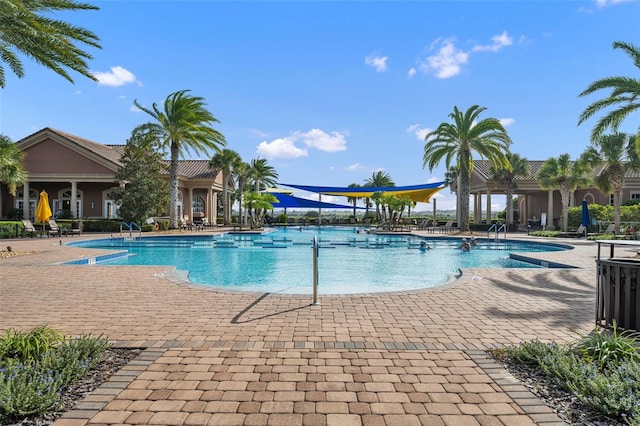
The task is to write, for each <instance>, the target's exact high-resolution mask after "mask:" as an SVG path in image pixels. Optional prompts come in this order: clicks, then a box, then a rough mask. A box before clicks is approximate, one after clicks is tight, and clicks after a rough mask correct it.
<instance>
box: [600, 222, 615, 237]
mask: <svg viewBox="0 0 640 426" xmlns="http://www.w3.org/2000/svg"><path fill="white" fill-rule="evenodd" d="M603 234H613V235H615V234H616V225H615V223H610V224H609V226H607V229H605V231H604V232H603Z"/></svg>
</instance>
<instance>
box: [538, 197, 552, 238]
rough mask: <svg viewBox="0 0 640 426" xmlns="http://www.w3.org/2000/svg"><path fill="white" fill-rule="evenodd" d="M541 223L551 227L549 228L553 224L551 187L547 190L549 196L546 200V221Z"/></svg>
mask: <svg viewBox="0 0 640 426" xmlns="http://www.w3.org/2000/svg"><path fill="white" fill-rule="evenodd" d="M541 225H547V229H553V228H550V227H552V226H553V189H550V190H549V197H548V200H547V223H546V224H541Z"/></svg>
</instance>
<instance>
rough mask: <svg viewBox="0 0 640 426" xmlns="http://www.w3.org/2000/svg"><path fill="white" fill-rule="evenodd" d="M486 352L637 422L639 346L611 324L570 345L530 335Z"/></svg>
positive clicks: (623, 419)
mask: <svg viewBox="0 0 640 426" xmlns="http://www.w3.org/2000/svg"><path fill="white" fill-rule="evenodd" d="M491 353H492V354H493V356H494V357H496V358H498V359H501V360H507V361H509V362H511V363H514V364H523V365H526V366H528V367H529V368H534V369H538V370H539V371H541V372H542V373H544V374H545V375H546V376H548V377H550V378H551V379H552V380H553V381H554V382H555V383H556V384H557V385H558V386H559V387H560V388H563V389H565V390H567V391H569V392H572V393H574V394H575V395H576V397H577V398H578V399H579V400H580V401H582V402H583V403H585V404H587V405H589V406H590V407H592V408H593V409H594V410H596V411H599V412H600V413H602V414H604V415H606V416H612V417H616V418H617V419H618V420H620V421H621V422H624V423H628V424H632V425H640V357H639V354H640V352H639V349H638V347H637V346H635V340H634V339H633V338H631V337H630V336H627V335H626V334H625V333H618V332H617V330H616V329H615V328H614V330H613V333H612V334H610V335H607V334H605V333H603V332H599V331H597V330H596V331H594V333H592V334H590V335H588V336H584V337H582V338H581V339H579V340H578V341H577V342H576V343H574V344H571V345H564V346H560V345H558V344H556V343H542V342H540V341H538V340H533V341H530V342H524V343H521V344H519V345H514V346H508V347H506V348H502V349H494V350H492V351H491Z"/></svg>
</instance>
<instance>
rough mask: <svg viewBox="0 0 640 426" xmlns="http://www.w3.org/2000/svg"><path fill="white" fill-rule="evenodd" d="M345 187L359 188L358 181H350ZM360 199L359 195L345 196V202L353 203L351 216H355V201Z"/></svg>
mask: <svg viewBox="0 0 640 426" xmlns="http://www.w3.org/2000/svg"><path fill="white" fill-rule="evenodd" d="M347 188H360V184H359V183H350V184H349V185H347ZM359 199H360V197H347V202H348V203H351V204H353V218H354V219H355V218H356V203H357V202H358V200H359Z"/></svg>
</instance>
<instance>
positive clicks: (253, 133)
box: [247, 129, 269, 138]
mask: <svg viewBox="0 0 640 426" xmlns="http://www.w3.org/2000/svg"><path fill="white" fill-rule="evenodd" d="M247 132H248V133H249V135H251V136H257V137H259V138H266V137H267V136H269V135H268V134H266V133H265V132H262V131H260V130H258V129H248V130H247Z"/></svg>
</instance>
